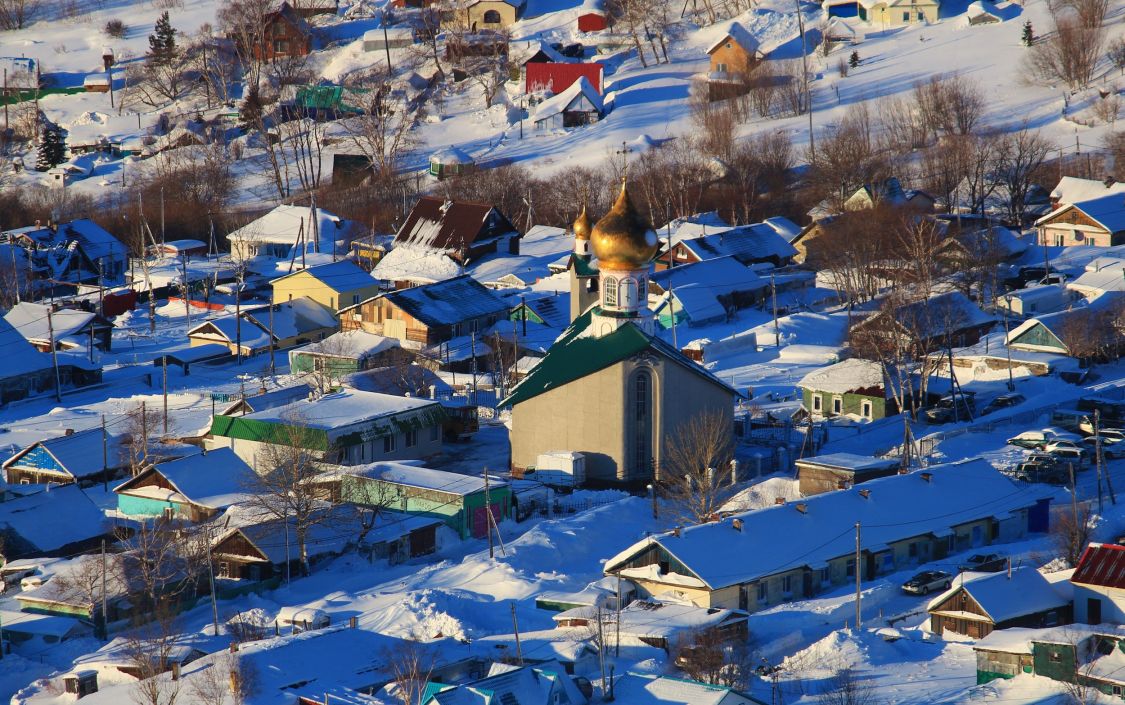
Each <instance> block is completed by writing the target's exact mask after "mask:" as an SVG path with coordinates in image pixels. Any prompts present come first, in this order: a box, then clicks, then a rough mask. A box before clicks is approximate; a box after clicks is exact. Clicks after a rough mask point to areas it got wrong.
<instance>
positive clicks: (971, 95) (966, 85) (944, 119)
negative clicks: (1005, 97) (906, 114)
mask: <svg viewBox="0 0 1125 705" xmlns="http://www.w3.org/2000/svg"><path fill="white" fill-rule="evenodd" d="M914 104H915V108H916V110H917V114H918V116H919V117H920V118H921V120H922V123H923V124H924V125H925V126H926V128H928V130H929V132H930V134H933V135H937V134H938V133H939V132H943V133H945V134H948V135H967V134H970V133H971V132H973V130H974V129H975V128H976V126H977V123H979V122H980V119H981V115H982V113H983V112H984V105H985V100H984V94H983V93H982V92H981V90H980V88H979V87H978V86H977V85H976V84H975V83H974V82H972V81H971V80H969V79H968V78H966V77H965V76H962V75H960V74H939V75H936V76H931V77H930V78H929V79H927V80H924V81H918V82H916V83H915V84H914Z"/></svg>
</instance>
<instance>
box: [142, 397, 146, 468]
mask: <svg viewBox="0 0 1125 705" xmlns="http://www.w3.org/2000/svg"><path fill="white" fill-rule="evenodd" d="M141 436H142V437H141V443H142V444H143V445H142V446H141V448H142V450H141V452H142V457H143V458H144V462H146V463H147V462H148V412H147V411H145V403H144V402H143V401H142V402H141Z"/></svg>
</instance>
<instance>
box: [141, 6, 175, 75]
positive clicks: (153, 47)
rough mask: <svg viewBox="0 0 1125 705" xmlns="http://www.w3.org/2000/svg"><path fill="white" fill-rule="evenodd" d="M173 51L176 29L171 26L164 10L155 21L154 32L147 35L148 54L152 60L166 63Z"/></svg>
mask: <svg viewBox="0 0 1125 705" xmlns="http://www.w3.org/2000/svg"><path fill="white" fill-rule="evenodd" d="M175 53H176V30H175V29H173V28H172V22H171V21H170V20H169V19H168V13H167V12H164V13H162V14H161V15H160V19H158V20H157V21H156V27H155V30H154V32H153V33H152V34H150V35H148V56H149V58H150V59H151V60H152V61H154V62H156V63H158V64H163V63H167V62H168V60H169V59H171V58H172V55H173V54H175Z"/></svg>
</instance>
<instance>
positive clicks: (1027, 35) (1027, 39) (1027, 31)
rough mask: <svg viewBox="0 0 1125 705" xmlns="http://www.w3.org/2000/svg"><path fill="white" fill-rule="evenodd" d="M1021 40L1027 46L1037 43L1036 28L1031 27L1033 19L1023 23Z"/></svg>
mask: <svg viewBox="0 0 1125 705" xmlns="http://www.w3.org/2000/svg"><path fill="white" fill-rule="evenodd" d="M1020 41H1021V42H1022V43H1023V45H1024V46H1025V47H1029V46H1031V45H1032V44H1034V43H1035V30H1034V29H1032V28H1031V20H1028V21H1027V22H1024V23H1023V36H1022V37H1020Z"/></svg>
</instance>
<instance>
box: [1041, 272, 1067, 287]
mask: <svg viewBox="0 0 1125 705" xmlns="http://www.w3.org/2000/svg"><path fill="white" fill-rule="evenodd" d="M1039 283H1040V284H1042V285H1044V286H1047V285H1050V284H1066V275H1065V274H1062V273H1061V272H1051V273H1050V274H1048V275H1047V276H1045V277H1043V278H1042V279H1040V280H1039Z"/></svg>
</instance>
